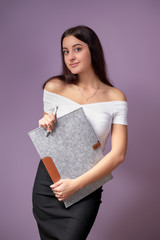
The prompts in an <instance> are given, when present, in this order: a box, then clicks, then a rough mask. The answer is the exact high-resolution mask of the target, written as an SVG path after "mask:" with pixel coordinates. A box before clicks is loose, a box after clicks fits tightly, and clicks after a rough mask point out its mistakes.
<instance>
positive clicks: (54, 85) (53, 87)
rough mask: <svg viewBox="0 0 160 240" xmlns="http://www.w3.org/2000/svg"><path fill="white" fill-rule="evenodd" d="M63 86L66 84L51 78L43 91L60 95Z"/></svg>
mask: <svg viewBox="0 0 160 240" xmlns="http://www.w3.org/2000/svg"><path fill="white" fill-rule="evenodd" d="M65 86H66V84H65V83H64V82H63V81H62V80H60V79H59V78H53V79H50V80H49V81H48V82H47V83H46V85H45V88H44V89H45V90H47V91H48V92H53V93H60V92H61V91H63V90H64V88H65Z"/></svg>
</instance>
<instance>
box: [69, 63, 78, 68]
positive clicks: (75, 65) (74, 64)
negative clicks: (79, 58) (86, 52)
mask: <svg viewBox="0 0 160 240" xmlns="http://www.w3.org/2000/svg"><path fill="white" fill-rule="evenodd" d="M78 64H79V63H71V64H70V66H71V67H72V68H75V67H77V66H78Z"/></svg>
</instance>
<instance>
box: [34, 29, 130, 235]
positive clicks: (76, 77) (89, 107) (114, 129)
mask: <svg viewBox="0 0 160 240" xmlns="http://www.w3.org/2000/svg"><path fill="white" fill-rule="evenodd" d="M61 49H62V64H63V74H62V75H60V76H57V77H53V78H50V79H49V80H48V81H47V82H46V83H45V84H44V99H43V100H44V116H43V117H42V118H41V119H40V120H39V126H43V127H44V128H45V129H47V130H49V131H50V132H51V131H54V123H55V121H56V118H55V116H54V115H53V113H52V112H53V104H56V105H58V107H59V108H58V112H57V118H59V117H60V116H63V115H65V114H67V113H69V112H71V111H74V110H75V109H78V108H79V107H82V108H83V110H84V111H85V114H86V116H87V118H88V120H89V121H90V123H91V124H92V126H93V128H94V130H95V133H96V134H97V137H98V139H99V140H100V142H101V148H102V150H104V148H105V144H106V141H107V137H108V134H109V132H110V130H111V150H110V152H109V153H107V154H106V155H105V156H104V157H103V158H102V159H101V160H100V161H99V162H98V164H96V165H95V166H94V167H93V168H91V169H90V170H89V171H87V172H86V173H84V174H83V175H81V176H79V177H78V178H76V179H61V180H59V181H58V182H57V183H55V184H52V181H51V179H50V177H49V175H48V173H47V171H46V169H45V167H44V165H43V162H42V161H40V164H39V167H38V171H37V175H36V179H35V184H34V188H33V213H34V216H35V219H36V221H37V224H38V228H39V233H40V237H41V239H42V240H49V239H50V240H51V239H58V240H85V239H86V238H87V236H88V234H89V232H90V229H91V227H92V225H93V223H94V220H95V218H96V215H97V212H98V209H99V206H100V203H101V192H102V188H99V189H98V190H96V191H95V192H93V193H92V194H90V195H88V196H87V197H85V198H83V199H82V200H81V201H79V202H77V203H75V204H74V205H72V206H71V207H69V208H65V207H64V204H63V200H65V199H67V198H68V197H69V196H71V195H72V194H73V193H75V192H76V191H78V190H79V189H81V188H83V187H84V186H86V185H88V184H90V183H93V182H95V181H97V180H98V179H100V178H103V177H104V176H105V175H107V174H109V173H111V172H112V171H113V170H114V169H115V168H116V167H118V165H119V164H120V163H122V162H123V161H124V158H125V154H126V148H127V101H126V97H125V95H124V94H123V93H122V91H120V90H119V89H117V88H115V87H113V85H112V84H111V83H110V81H109V79H108V77H107V74H106V70H105V60H104V55H103V50H102V47H101V43H100V41H99V39H98V37H97V35H96V34H95V32H94V31H93V30H92V29H90V28H88V27H86V26H77V27H74V28H70V29H68V30H67V31H65V32H64V34H63V35H62V38H61Z"/></svg>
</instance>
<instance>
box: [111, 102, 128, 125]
mask: <svg viewBox="0 0 160 240" xmlns="http://www.w3.org/2000/svg"><path fill="white" fill-rule="evenodd" d="M127 117H128V103H127V102H126V101H115V102H114V107H113V118H112V123H113V124H122V125H128V121H127Z"/></svg>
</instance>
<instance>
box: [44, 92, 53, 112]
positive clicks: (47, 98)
mask: <svg viewBox="0 0 160 240" xmlns="http://www.w3.org/2000/svg"><path fill="white" fill-rule="evenodd" d="M54 100H55V98H54V96H53V94H52V93H50V92H48V91H46V90H45V89H44V91H43V110H44V112H46V113H51V112H53V111H54V108H55V105H56V104H55V102H54Z"/></svg>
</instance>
